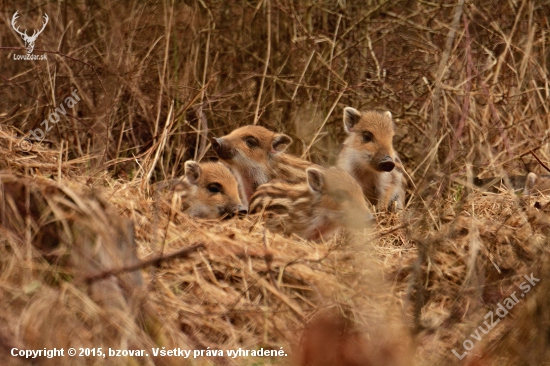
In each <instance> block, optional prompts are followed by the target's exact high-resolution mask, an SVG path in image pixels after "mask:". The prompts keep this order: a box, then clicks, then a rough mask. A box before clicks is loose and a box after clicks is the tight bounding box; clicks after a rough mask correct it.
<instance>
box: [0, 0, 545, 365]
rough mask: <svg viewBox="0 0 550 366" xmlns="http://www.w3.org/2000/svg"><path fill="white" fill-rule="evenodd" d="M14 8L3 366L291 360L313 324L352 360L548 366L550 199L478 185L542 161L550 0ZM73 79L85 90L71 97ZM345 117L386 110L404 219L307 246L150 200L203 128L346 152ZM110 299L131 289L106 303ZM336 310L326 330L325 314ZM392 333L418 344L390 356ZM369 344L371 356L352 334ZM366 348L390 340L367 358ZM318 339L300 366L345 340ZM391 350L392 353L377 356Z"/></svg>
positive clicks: (5, 157) (1, 29)
mask: <svg viewBox="0 0 550 366" xmlns="http://www.w3.org/2000/svg"><path fill="white" fill-rule="evenodd" d="M0 4H1V5H2V6H0V8H1V9H3V12H2V16H1V19H2V20H3V21H2V22H1V24H0V42H1V45H0V54H1V55H2V56H3V61H2V62H1V63H0V88H1V93H2V94H1V97H2V98H0V169H1V170H2V177H3V178H2V181H4V177H7V178H6V179H7V180H8V181H10V182H15V183H13V184H15V185H13V186H9V187H8V188H7V191H6V188H2V189H3V191H2V192H3V193H2V195H3V198H4V199H3V202H0V204H2V206H1V207H2V214H3V215H4V216H3V218H2V221H1V222H2V225H1V226H0V231H1V232H2V234H1V236H0V252H1V253H0V304H1V306H0V308H1V309H2V312H1V314H0V358H2V360H8V361H7V362H8V363H7V364H10V363H11V364H21V365H25V364H30V361H27V360H25V359H21V358H12V357H10V356H9V354H10V350H11V348H12V347H17V348H21V349H29V348H41V347H69V346H70V345H75V346H76V345H79V346H80V347H104V348H105V347H111V348H118V349H141V348H143V349H150V348H151V347H162V346H165V347H167V348H168V347H181V348H186V349H194V350H200V349H207V348H208V347H210V349H222V350H229V349H238V348H239V347H241V348H242V349H247V350H253V349H259V348H264V349H266V348H267V349H277V350H278V349H280V347H283V348H284V349H285V351H288V353H292V355H293V356H297V357H298V356H299V354H300V352H301V351H300V350H302V351H304V349H300V344H302V345H304V344H308V343H307V339H308V338H307V334H308V333H307V331H306V336H305V338H300V337H299V336H298V335H299V334H300V332H301V330H303V329H306V330H307V329H310V330H311V329H319V331H318V333H316V334H318V335H319V337H320V338H319V339H320V341H319V342H320V344H323V343H322V342H324V341H328V342H330V343H332V342H335V343H336V344H342V345H349V344H352V346H349V347H348V346H342V347H341V348H340V349H335V351H337V354H338V355H339V356H337V357H343V358H341V359H343V360H351V361H350V362H347V361H342V364H346V362H347V364H352V363H351V362H356V363H358V364H363V365H364V364H367V363H368V362H371V363H373V362H376V363H377V364H390V361H388V360H397V361H395V362H405V363H404V364H410V365H413V364H414V365H464V364H465V365H495V366H496V365H499V366H500V365H519V364H528V365H541V364H545V363H547V362H548V360H549V359H550V353H549V351H548V343H549V342H550V340H549V339H548V334H550V332H549V330H550V325H549V324H548V318H549V314H548V309H547V304H548V302H549V301H548V300H549V299H550V282H549V281H547V279H546V278H545V277H544V276H545V274H546V273H548V270H547V269H548V255H549V254H550V253H549V250H548V247H549V246H548V234H549V228H550V219H549V216H548V214H549V212H550V209H549V208H548V207H547V202H548V198H547V197H546V196H537V197H525V196H521V195H516V194H513V193H511V192H509V191H507V190H506V189H501V192H500V193H493V192H489V191H486V190H485V189H483V188H479V187H476V186H475V184H474V183H475V182H477V181H479V179H481V180H483V179H485V178H489V177H495V176H497V177H503V176H505V175H506V174H514V175H524V176H525V175H527V173H529V172H534V173H536V174H539V175H543V174H545V173H546V172H545V169H544V167H543V164H545V165H548V164H547V163H548V162H549V161H550V150H549V149H548V141H547V131H548V128H549V126H550V119H549V116H550V114H549V113H548V105H550V104H549V103H548V101H549V90H550V85H549V82H548V71H549V68H550V53H549V52H550V51H549V47H548V43H549V42H548V34H549V33H550V32H549V27H550V25H549V24H550V23H549V17H550V11H549V9H550V2H548V1H547V0H544V1H534V0H509V1H507V0H497V1H494V0H480V1H474V2H465V1H463V0H457V1H450V0H448V1H447V0H445V1H443V2H433V1H432V2H430V1H405V0H402V1H401V0H399V1H385V0H366V1H364V2H360V1H343V0H342V1H324V0H320V1H287V0H263V1H247V0H245V1H240V2H215V1H211V0H197V1H195V0H185V1H178V2H176V1H166V2H142V1H121V2H94V1H87V0H84V1H65V2H37V1H32V0H31V1H28V2H26V3H24V4H22V5H20V4H19V3H18V4H12V3H11V2H7V1H5V0H4V1H1V0H0ZM17 7H20V8H17ZM16 10H18V11H19V18H18V19H17V25H18V26H20V30H23V29H25V28H28V29H29V34H32V29H40V28H41V27H42V22H43V18H42V16H43V14H44V13H47V14H48V17H49V22H48V24H47V26H46V27H45V29H44V31H43V32H42V33H41V34H40V35H39V37H38V39H37V41H36V45H35V47H34V51H33V54H36V55H41V54H46V55H47V58H48V60H47V61H38V60H37V61H24V60H14V55H24V54H26V50H25V48H24V44H23V42H22V39H21V37H20V36H19V35H18V34H17V33H15V32H14V31H13V30H12V28H11V25H10V22H11V19H12V16H13V14H14V13H15V11H16ZM75 89H76V90H77V94H78V97H79V98H80V100H78V101H77V102H76V106H74V108H70V107H69V108H68V106H69V103H66V98H68V97H70V96H71V95H73V93H74V90H75ZM75 98H76V97H75ZM60 104H61V105H60ZM71 104H72V103H71ZM62 106H64V107H65V108H66V110H65V112H66V113H62V112H61V109H63V108H62ZM345 106H352V107H354V108H356V109H358V110H374V109H379V110H389V111H391V113H392V115H393V116H394V118H395V120H396V137H395V139H394V147H395V149H396V151H397V152H398V153H399V156H400V157H401V158H402V160H403V163H404V164H403V165H404V166H405V167H406V175H408V178H409V179H410V181H411V182H412V183H411V188H410V191H409V192H408V198H407V200H406V204H405V209H404V210H403V211H401V212H399V213H384V212H382V213H377V214H376V216H377V221H378V223H377V226H376V228H374V230H373V231H372V232H371V233H363V232H358V233H354V234H349V233H346V234H341V235H338V236H336V237H335V238H333V239H331V240H330V241H328V242H321V243H312V242H309V241H305V240H302V239H299V238H297V237H283V236H280V235H277V234H275V233H271V232H269V231H266V230H265V228H264V222H263V221H262V220H260V219H259V218H258V217H257V216H248V217H246V218H243V219H237V218H234V219H231V220H226V221H216V220H214V221H208V220H195V219H191V218H190V217H189V216H188V215H187V214H185V213H183V212H181V210H180V207H178V206H177V205H176V204H175V201H170V200H166V199H164V198H163V197H162V195H159V194H158V192H156V191H155V189H154V185H153V184H154V183H156V182H162V181H165V180H168V179H172V178H176V177H180V176H182V175H183V174H184V162H185V161H186V160H189V159H193V160H196V161H201V160H208V159H210V158H213V157H214V156H215V154H214V153H213V151H212V150H211V149H210V148H209V141H210V138H212V137H220V136H224V135H226V134H228V133H229V132H230V131H232V130H233V129H235V128H236V127H240V126H243V125H249V124H258V125H261V126H264V127H268V128H269V129H271V130H273V131H277V132H281V133H284V134H287V135H289V136H290V137H291V138H292V139H293V140H294V143H293V144H292V145H291V146H290V148H289V150H288V151H289V152H291V153H294V154H296V155H298V156H301V157H302V158H304V159H307V160H309V161H311V162H314V163H319V164H334V162H335V161H336V157H337V155H338V146H339V144H340V143H341V142H342V141H343V140H344V138H345V132H344V131H343V127H342V111H343V108H344V107H345ZM56 108H58V111H56ZM55 113H57V116H58V117H59V121H58V122H57V123H52V122H48V125H46V124H45V123H44V124H42V125H41V123H42V122H43V121H44V120H46V119H48V118H50V116H51V119H52V120H53V121H56V120H57V117H56V114H55ZM65 114H66V115H65ZM37 129H41V130H43V131H42V132H43V135H41V134H40V133H39V132H38V131H37ZM31 132H35V135H34V136H35V137H33V135H32V134H31ZM42 136H43V138H42ZM25 137H26V138H27V140H24V139H23V138H25ZM36 137H39V140H40V141H36ZM541 163H543V164H541ZM504 181H506V179H504ZM10 187H11V188H10ZM5 192H7V195H6V193H5ZM56 192H57V193H56ZM60 192H61V193H60ZM71 192H74V194H73V193H71ZM10 197H11V198H10ZM31 197H32V200H31ZM67 197H69V198H70V199H69V198H67ZM31 202H34V204H33V205H31ZM107 202H109V203H107ZM59 205H61V208H58V206H59ZM97 205H100V206H101V207H105V212H99V211H101V210H99V209H97V210H96V208H97ZM31 207H34V210H35V211H33V210H31ZM113 207H114V208H113ZM92 208H94V209H92ZM6 215H7V216H8V218H9V219H10V220H8V221H6V219H5V216H6ZM129 219H130V220H132V221H133V222H134V226H135V244H136V249H137V258H139V259H140V261H139V262H138V261H136V258H133V257H132V255H129V254H124V255H122V257H121V258H119V257H118V256H117V255H115V256H114V257H117V258H119V259H120V261H118V260H116V261H115V260H110V259H109V258H111V259H112V258H113V256H109V255H108V253H109V249H107V250H106V251H105V252H104V251H103V250H100V251H94V250H93V249H94V248H96V249H97V248H99V247H96V246H97V245H100V247H104V246H107V247H108V248H112V250H116V249H115V248H117V245H120V244H121V243H123V244H124V245H125V248H126V249H124V250H123V252H126V250H127V249H129V248H130V247H132V245H133V240H131V239H129V235H130V231H131V230H130V229H129V228H128V227H127V226H126V224H125V223H126V222H127V220H129ZM128 230H130V231H128ZM41 233H47V235H46V234H41ZM77 233H78V235H76V234H77ZM41 235H42V236H41ZM46 238H50V239H48V240H46ZM51 238H55V240H53V241H52V240H51ZM124 238H126V239H124ZM98 243H99V244H98ZM42 244H44V245H46V247H43V246H42ZM186 248H193V249H192V250H191V251H186V250H184V251H183V252H181V250H182V249H186ZM78 251H81V252H82V253H83V254H79V255H77V256H76V257H75V256H74V255H76V253H77V252H78ZM173 253H178V254H175V255H171V254H173ZM103 254H105V255H107V257H106V258H107V259H109V260H107V259H105V261H103V259H102V260H100V261H99V262H97V263H99V264H98V267H97V268H96V267H94V265H92V263H95V262H93V261H92V262H88V261H86V259H90V258H92V259H94V258H98V257H97V256H99V257H101V258H103V257H102V255H103ZM132 258H133V259H132ZM129 259H130V260H129ZM94 260H95V259H94ZM128 260H129V261H128ZM136 269H139V272H140V273H141V276H142V277H143V278H142V279H143V286H141V287H140V286H137V288H139V289H140V291H137V292H138V293H139V295H137V294H136V295H135V296H138V298H139V299H143V300H139V301H137V302H136V301H135V299H136V298H135V297H134V295H128V294H127V293H125V291H124V286H123V285H121V284H123V283H124V281H125V280H124V279H123V278H126V276H130V273H137V272H136ZM531 273H532V274H533V276H534V277H537V278H539V279H540V282H539V283H538V284H537V285H536V286H535V287H534V289H532V290H531V291H530V292H529V293H524V295H525V297H523V298H519V301H518V303H517V305H515V306H514V307H513V309H511V310H510V311H509V314H508V315H507V316H506V317H504V318H502V319H501V320H500V322H499V324H497V325H496V326H495V327H494V328H493V329H492V330H491V331H490V332H488V333H487V334H484V333H480V334H481V337H480V340H478V341H476V340H475V338H472V336H471V334H474V335H475V331H476V329H479V328H478V327H479V326H482V325H483V324H484V321H485V320H486V319H485V318H484V317H485V315H486V314H487V313H488V312H489V311H496V309H497V308H498V304H502V303H503V302H504V301H505V300H506V299H507V298H509V297H510V296H511V294H512V293H514V292H516V294H517V295H519V292H518V291H519V290H518V288H519V286H520V284H521V283H522V282H525V277H524V276H525V275H530V274H531ZM102 284H104V285H102ZM95 288H98V289H99V295H98V292H97V291H95V290H94V289H95ZM105 289H109V291H110V292H109V293H113V294H119V295H120V296H118V295H117V296H115V298H114V299H111V300H113V301H105V299H103V300H102V297H101V292H102V291H105ZM141 291H143V293H142V292H141ZM141 296H142V297H141ZM113 303H115V305H113ZM121 309H124V310H121ZM326 313H328V314H331V315H330V316H332V318H330V317H329V318H327V319H328V320H326V321H325V323H323V321H318V323H315V322H316V321H315V320H313V323H309V321H310V320H311V319H323V318H322V316H323V315H322V314H326ZM140 314H141V315H140ZM319 316H320V317H319ZM331 319H332V320H331ZM334 319H335V320H334ZM308 323H309V324H313V325H310V326H307V325H306V324H308ZM316 327H317V328H316ZM342 327H343V328H344V330H342ZM327 329H335V330H336V331H335V332H331V331H330V330H329V331H327ZM315 332H317V331H315ZM323 332H327V336H326V337H323V336H322V334H323ZM334 333H336V334H340V335H341V336H335V335H334ZM373 338H378V339H375V342H373V341H372V339H373ZM300 339H302V340H303V339H305V340H306V341H305V342H306V343H300ZM467 339H469V340H470V341H471V343H472V345H473V347H474V348H472V350H471V351H469V353H468V354H467V355H465V358H464V359H463V360H459V359H458V358H457V357H456V356H455V355H454V354H453V352H452V350H453V349H454V350H455V351H456V352H457V353H459V354H462V353H463V352H465V350H464V347H463V345H464V344H465V343H464V342H465V340H467ZM378 340H379V342H377V341H378ZM396 340H397V342H399V341H401V340H403V343H406V346H403V347H402V348H399V349H397V348H393V346H391V345H393V344H394V342H396ZM363 341H365V342H367V343H365V344H367V345H369V346H365V347H366V348H365V347H363V348H361V347H360V346H358V344H359V345H361V344H363V343H361V342H363ZM313 343H316V342H313ZM370 345H375V347H374V348H375V350H372V352H368V353H367V354H364V353H362V352H364V350H365V349H367V350H369V351H370V350H371V348H370V347H371V346H370ZM376 345H380V346H379V347H378V348H377V347H376ZM409 345H410V348H408V347H409ZM304 347H306V348H307V349H306V350H305V351H304V352H306V353H307V352H309V353H307V354H308V355H310V354H311V352H313V353H314V354H315V357H313V356H312V357H309V356H308V358H307V360H316V359H318V358H316V357H318V356H319V355H321V354H322V352H324V351H330V350H327V349H325V347H322V348H320V349H319V350H315V347H316V345H311V342H310V343H309V345H306V346H304ZM312 347H313V348H312ZM327 347H328V346H327ZM346 347H347V348H346ZM357 347H359V348H360V349H361V352H359V351H357V352H355V351H353V350H355V349H357ZM312 349H313V351H312ZM342 349H352V351H349V352H351V353H354V354H353V355H352V356H353V357H359V358H360V359H358V360H357V359H355V358H353V357H351V356H350V355H349V354H348V353H346V351H344V352H343V353H342V352H340V351H341V350H342ZM394 350H395V351H394ZM338 352H340V353H338ZM380 352H382V354H386V353H384V352H387V353H389V356H388V357H387V358H385V359H384V361H379V360H380V358H378V357H380ZM408 352H410V353H408ZM413 353H414V357H413V356H410V358H409V357H408V355H409V354H413ZM403 355H404V356H403ZM402 356H403V357H405V359H406V361H403V360H402ZM331 357H332V356H331ZM175 360H176V359H174V358H169V357H166V358H165V359H159V358H154V357H152V355H151V356H149V357H142V358H139V357H138V358H136V357H126V358H123V359H115V358H110V359H101V360H98V359H97V358H94V357H86V358H81V359H80V360H79V361H80V362H82V363H81V364H112V365H118V364H148V365H150V364H170V362H175ZM302 360H304V359H302ZM307 360H306V361H307ZM372 360H376V361H372ZM70 361H71V360H70V359H67V358H66V359H54V360H53V361H52V360H50V359H45V358H42V359H39V360H35V361H33V362H34V364H43V365H47V364H50V363H52V362H56V363H55V364H66V365H69V364H74V362H73V363H71V362H70ZM73 361H74V360H73ZM177 361H178V362H177V364H181V360H177ZM306 361H304V362H306ZM193 362H194V363H196V364H199V365H200V364H226V365H233V364H238V365H241V364H242V365H252V364H281V365H285V364H290V363H291V362H298V363H299V362H301V361H300V359H299V358H298V359H296V358H291V357H290V356H289V357H282V358H278V357H272V358H265V357H262V358H254V357H240V358H235V359H232V358H231V357H227V356H223V357H210V358H209V357H202V358H200V359H197V360H195V361H191V362H190V363H191V364H192V363H193ZM407 362H408V363H407ZM310 363H312V364H314V365H319V364H320V363H319V362H318V361H310ZM302 364H303V363H302Z"/></svg>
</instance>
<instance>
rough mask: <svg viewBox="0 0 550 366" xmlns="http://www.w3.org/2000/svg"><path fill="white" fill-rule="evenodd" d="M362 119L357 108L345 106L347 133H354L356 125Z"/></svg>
mask: <svg viewBox="0 0 550 366" xmlns="http://www.w3.org/2000/svg"><path fill="white" fill-rule="evenodd" d="M360 119H361V112H359V111H358V110H357V109H355V108H351V107H346V108H344V129H345V130H346V132H347V133H352V132H353V131H354V129H353V128H354V127H355V125H356V124H357V122H359V120H360Z"/></svg>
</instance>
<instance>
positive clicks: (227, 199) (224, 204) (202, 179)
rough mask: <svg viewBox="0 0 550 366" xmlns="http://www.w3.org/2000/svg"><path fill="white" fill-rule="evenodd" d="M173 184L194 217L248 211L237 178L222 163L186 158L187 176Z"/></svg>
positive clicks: (182, 203)
mask: <svg viewBox="0 0 550 366" xmlns="http://www.w3.org/2000/svg"><path fill="white" fill-rule="evenodd" d="M172 188H173V190H174V191H175V192H176V193H177V196H178V199H179V200H180V201H181V207H182V209H183V210H184V211H187V212H188V213H189V215H190V216H191V217H199V218H205V219H216V218H219V217H224V216H225V217H232V216H234V215H235V214H246V209H245V207H244V206H243V205H242V203H241V199H240V197H239V188H238V185H237V180H236V179H235V177H234V176H233V174H231V172H230V171H229V169H228V168H227V167H226V166H225V165H223V164H222V163H219V162H207V163H200V164H199V163H197V162H195V161H192V160H189V161H186V162H185V177H184V179H182V180H178V181H177V182H176V183H175V184H173V187H172Z"/></svg>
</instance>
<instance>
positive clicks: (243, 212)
mask: <svg viewBox="0 0 550 366" xmlns="http://www.w3.org/2000/svg"><path fill="white" fill-rule="evenodd" d="M247 213H248V210H247V209H246V208H245V207H243V206H239V207H238V208H237V215H239V216H246V214H247Z"/></svg>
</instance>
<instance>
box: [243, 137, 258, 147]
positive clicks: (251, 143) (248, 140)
mask: <svg viewBox="0 0 550 366" xmlns="http://www.w3.org/2000/svg"><path fill="white" fill-rule="evenodd" d="M244 143H245V144H246V146H248V147H249V148H254V147H257V146H258V140H257V139H256V138H255V137H252V136H247V137H245V138H244Z"/></svg>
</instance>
